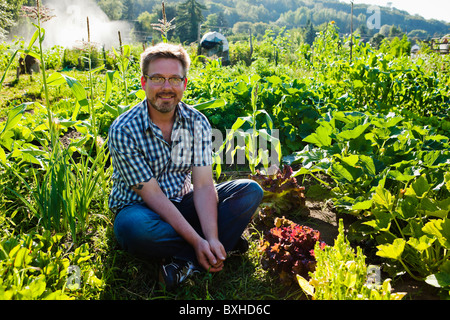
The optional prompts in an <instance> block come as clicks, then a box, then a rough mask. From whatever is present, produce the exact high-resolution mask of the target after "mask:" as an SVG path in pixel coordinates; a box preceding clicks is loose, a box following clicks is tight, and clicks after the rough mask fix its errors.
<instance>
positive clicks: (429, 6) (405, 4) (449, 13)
mask: <svg viewBox="0 0 450 320" xmlns="http://www.w3.org/2000/svg"><path fill="white" fill-rule="evenodd" d="M341 1H342V2H348V3H350V2H351V1H350V0H341ZM389 2H390V3H392V7H394V8H397V9H399V10H404V11H407V12H408V13H409V14H412V15H414V14H418V15H420V16H422V17H424V18H425V19H436V20H443V21H445V22H449V23H450V1H449V0H354V1H353V3H354V4H357V3H365V4H373V5H377V6H383V7H386V6H388V5H387V3H389Z"/></svg>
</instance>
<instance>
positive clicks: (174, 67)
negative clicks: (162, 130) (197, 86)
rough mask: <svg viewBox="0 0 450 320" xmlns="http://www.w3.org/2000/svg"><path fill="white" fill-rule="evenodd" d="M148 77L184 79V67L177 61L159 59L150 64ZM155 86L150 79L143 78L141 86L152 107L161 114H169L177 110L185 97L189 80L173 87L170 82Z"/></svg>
mask: <svg viewBox="0 0 450 320" xmlns="http://www.w3.org/2000/svg"><path fill="white" fill-rule="evenodd" d="M145 74H146V75H147V76H148V77H164V78H167V79H168V78H172V77H175V78H183V75H184V73H183V66H182V65H181V62H180V61H178V60H176V59H167V58H159V59H156V60H154V61H152V62H150V64H149V66H148V70H147V72H146V73H145ZM167 79H166V81H165V82H164V83H162V84H155V83H152V82H151V81H150V79H149V78H147V77H145V76H142V77H141V84H142V89H144V91H145V94H146V95H147V100H148V102H149V104H150V106H151V107H153V108H154V109H156V110H157V111H159V112H161V113H168V112H171V111H173V110H174V109H175V107H176V106H177V104H178V103H179V102H180V101H181V98H182V97H183V93H184V90H185V89H186V84H187V79H184V81H182V82H181V84H178V85H171V84H170V83H169V81H168V80H167Z"/></svg>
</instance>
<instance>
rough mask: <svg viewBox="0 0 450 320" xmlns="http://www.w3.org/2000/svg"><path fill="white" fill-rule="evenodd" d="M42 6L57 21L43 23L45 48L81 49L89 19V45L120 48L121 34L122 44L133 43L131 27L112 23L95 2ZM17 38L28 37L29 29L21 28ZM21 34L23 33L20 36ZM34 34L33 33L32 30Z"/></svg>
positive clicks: (54, 1) (50, 0)
mask: <svg viewBox="0 0 450 320" xmlns="http://www.w3.org/2000/svg"><path fill="white" fill-rule="evenodd" d="M43 4H44V5H45V6H47V7H48V8H50V9H52V10H53V11H52V14H53V15H56V17H54V18H52V19H51V20H49V21H47V22H44V23H43V24H42V27H43V28H44V29H45V39H44V42H43V45H44V47H46V48H50V47H52V46H54V45H60V46H63V47H68V48H70V47H79V46H80V42H81V41H87V40H88V31H87V30H88V29H87V18H88V17H89V30H90V41H91V42H93V43H95V44H98V45H99V46H103V45H104V46H105V47H106V48H111V47H115V48H117V47H119V36H118V32H119V31H120V33H121V38H122V41H123V43H126V42H128V41H130V36H131V29H132V26H131V24H130V23H128V22H126V21H111V20H109V18H108V16H107V15H106V14H105V13H104V12H103V11H102V9H100V7H99V6H98V5H97V4H96V3H95V1H94V0H76V1H75V0H44V1H43ZM20 29H21V30H18V32H16V33H15V34H17V35H21V36H24V37H25V39H27V38H29V35H28V36H27V35H24V33H23V32H25V33H29V31H30V27H29V26H28V27H23V28H20ZM21 31H22V33H21ZM33 32H34V30H33Z"/></svg>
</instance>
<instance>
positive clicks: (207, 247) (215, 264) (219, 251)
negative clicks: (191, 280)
mask: <svg viewBox="0 0 450 320" xmlns="http://www.w3.org/2000/svg"><path fill="white" fill-rule="evenodd" d="M194 249H195V252H196V254H197V260H198V262H199V263H200V265H201V266H202V267H203V268H204V269H206V270H208V271H209V272H218V271H221V270H222V269H223V262H224V261H225V257H226V254H225V249H224V247H223V245H222V243H220V241H219V240H216V239H214V240H211V241H209V242H208V241H206V240H205V239H202V240H201V241H199V243H198V244H197V245H196V246H195V247H194Z"/></svg>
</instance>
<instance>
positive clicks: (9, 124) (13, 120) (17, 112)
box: [0, 102, 34, 139]
mask: <svg viewBox="0 0 450 320" xmlns="http://www.w3.org/2000/svg"><path fill="white" fill-rule="evenodd" d="M33 103H34V102H25V103H22V104H20V105H18V106H16V107H14V108H12V109H11V110H9V112H8V117H7V119H6V123H5V126H4V127H3V130H2V132H0V139H1V138H2V137H3V135H4V134H5V133H6V132H8V131H9V130H10V129H12V128H13V127H14V126H15V125H16V124H17V123H19V121H20V119H21V118H22V115H23V113H24V112H25V110H26V109H27V106H28V105H30V104H33Z"/></svg>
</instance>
